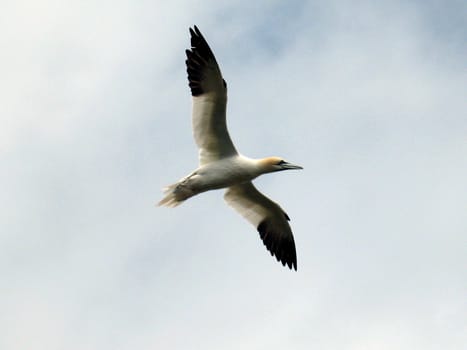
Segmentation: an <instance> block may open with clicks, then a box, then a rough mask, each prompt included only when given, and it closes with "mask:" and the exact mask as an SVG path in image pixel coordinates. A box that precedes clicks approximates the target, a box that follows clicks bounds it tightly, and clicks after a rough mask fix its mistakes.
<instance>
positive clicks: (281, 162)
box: [277, 160, 287, 165]
mask: <svg viewBox="0 0 467 350" xmlns="http://www.w3.org/2000/svg"><path fill="white" fill-rule="evenodd" d="M285 163H287V162H286V161H285V160H281V161H280V162H279V163H277V165H284V164H285Z"/></svg>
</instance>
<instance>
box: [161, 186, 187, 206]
mask: <svg viewBox="0 0 467 350" xmlns="http://www.w3.org/2000/svg"><path fill="white" fill-rule="evenodd" d="M164 194H165V196H164V198H162V199H161V201H160V202H159V203H157V205H158V206H166V207H171V208H173V207H176V206H178V205H180V204H182V203H183V202H184V201H185V200H186V199H188V198H190V197H191V196H193V195H194V194H195V193H193V191H192V190H190V189H189V188H187V187H185V186H183V185H181V184H180V183H179V182H177V183H175V184H173V185H170V186H167V187H166V188H164Z"/></svg>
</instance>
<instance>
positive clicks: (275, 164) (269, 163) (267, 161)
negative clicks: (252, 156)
mask: <svg viewBox="0 0 467 350" xmlns="http://www.w3.org/2000/svg"><path fill="white" fill-rule="evenodd" d="M258 164H259V166H260V168H261V172H262V173H272V172H275V171H281V170H292V169H303V168H302V167H301V166H299V165H295V164H292V163H289V162H287V161H285V160H284V159H282V158H280V157H267V158H263V159H260V160H259V161H258Z"/></svg>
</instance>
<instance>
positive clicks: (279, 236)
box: [224, 182, 297, 270]
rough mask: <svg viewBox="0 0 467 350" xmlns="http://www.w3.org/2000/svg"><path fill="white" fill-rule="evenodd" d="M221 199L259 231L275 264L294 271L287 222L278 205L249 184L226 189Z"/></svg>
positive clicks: (285, 215)
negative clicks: (276, 262) (280, 263)
mask: <svg viewBox="0 0 467 350" xmlns="http://www.w3.org/2000/svg"><path fill="white" fill-rule="evenodd" d="M224 199H225V200H226V202H227V203H228V204H229V205H230V206H232V207H233V208H234V209H235V210H236V211H238V212H239V213H240V214H241V215H242V216H243V217H244V218H245V219H247V220H248V221H249V222H250V223H252V224H253V225H254V226H255V227H256V228H257V229H258V232H259V235H260V237H261V239H262V240H263V243H264V245H265V246H266V248H267V249H268V250H269V252H270V253H271V255H273V256H275V257H276V259H277V261H280V262H282V265H284V266H285V264H287V266H288V267H289V268H290V269H292V267H293V268H294V269H295V270H297V253H296V251H295V242H294V238H293V235H292V229H291V228H290V225H289V223H288V221H289V220H290V219H289V217H288V216H287V214H286V213H285V212H284V211H283V210H282V208H281V207H280V206H279V205H278V204H277V203H275V202H273V201H272V200H270V199H269V198H268V197H266V196H265V195H263V194H262V193H261V192H259V191H258V190H257V189H256V187H255V186H253V184H252V183H251V182H247V183H244V184H241V185H235V186H231V187H229V188H228V189H227V191H226V192H225V195H224Z"/></svg>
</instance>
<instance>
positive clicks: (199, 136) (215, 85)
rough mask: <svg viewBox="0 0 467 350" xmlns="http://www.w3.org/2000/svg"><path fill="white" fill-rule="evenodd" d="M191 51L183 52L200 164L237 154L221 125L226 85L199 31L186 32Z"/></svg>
mask: <svg viewBox="0 0 467 350" xmlns="http://www.w3.org/2000/svg"><path fill="white" fill-rule="evenodd" d="M190 34H191V50H186V56H187V60H186V61H185V63H186V67H187V73H188V81H189V86H190V89H191V95H192V96H193V110H192V123H193V134H194V138H195V141H196V144H197V145H198V148H199V161H200V164H201V165H203V164H206V163H210V162H212V161H216V160H219V159H221V158H225V157H230V156H233V155H235V154H237V150H236V149H235V147H234V145H233V143H232V140H231V139H230V135H229V132H228V131H227V125H226V121H225V113H226V106H227V85H226V83H225V80H224V79H222V74H221V71H220V69H219V66H218V64H217V62H216V58H215V57H214V54H213V53H212V51H211V49H210V47H209V45H208V43H207V42H206V40H205V39H204V37H203V35H202V34H201V32H200V31H199V29H198V28H197V27H196V26H194V29H192V28H190Z"/></svg>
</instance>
